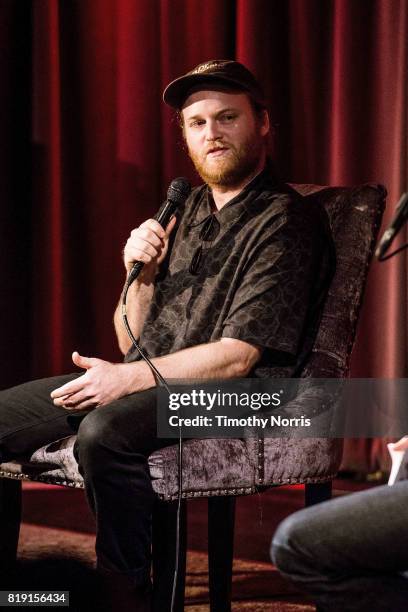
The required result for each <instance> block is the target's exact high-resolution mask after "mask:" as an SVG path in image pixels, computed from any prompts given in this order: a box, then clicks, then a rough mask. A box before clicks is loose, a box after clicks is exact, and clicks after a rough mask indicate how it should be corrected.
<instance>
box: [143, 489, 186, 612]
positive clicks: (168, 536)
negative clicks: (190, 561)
mask: <svg viewBox="0 0 408 612" xmlns="http://www.w3.org/2000/svg"><path fill="white" fill-rule="evenodd" d="M177 504H178V502H177V501H175V502H163V501H158V502H157V503H156V507H155V509H154V511H153V521H152V552H153V611H154V612H163V610H166V611H167V610H170V604H171V595H172V589H173V578H174V569H175V564H176V527H177ZM186 515H187V513H186V502H185V500H182V503H181V512H180V546H179V567H178V578H177V585H176V597H175V605H174V609H173V612H183V611H184V587H185V580H186V550H187V519H186Z"/></svg>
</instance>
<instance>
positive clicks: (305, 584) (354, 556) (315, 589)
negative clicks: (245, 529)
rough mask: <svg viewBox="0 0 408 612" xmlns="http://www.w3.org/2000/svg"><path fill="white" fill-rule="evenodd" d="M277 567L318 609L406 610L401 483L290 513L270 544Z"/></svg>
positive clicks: (405, 515) (406, 487)
mask: <svg viewBox="0 0 408 612" xmlns="http://www.w3.org/2000/svg"><path fill="white" fill-rule="evenodd" d="M271 554H272V560H273V562H274V563H275V565H276V566H277V567H278V569H279V570H280V571H281V572H282V573H283V574H284V575H286V576H287V577H288V578H290V579H291V580H293V581H294V582H295V583H296V584H297V585H298V586H299V587H302V588H303V589H305V590H306V591H308V592H309V593H310V594H311V595H313V596H314V598H315V601H316V602H317V603H318V604H319V607H318V610H322V611H323V610H324V611H326V610H327V611H330V612H352V611H353V612H405V611H406V610H408V579H407V578H406V577H405V576H404V575H403V574H404V573H405V572H406V571H407V570H408V481H406V480H405V481H401V482H399V483H397V484H395V485H393V486H391V487H388V486H382V487H375V488H374V489H371V490H369V491H362V492H359V493H352V494H351V495H345V496H344V497H341V498H339V499H336V500H332V501H328V502H324V503H322V504H318V505H316V506H313V507H312V508H307V509H305V510H301V511H300V512H295V513H294V514H293V515H291V516H289V517H288V518H287V519H285V520H284V521H283V523H281V525H280V526H279V528H278V530H277V532H276V533H275V536H274V538H273V542H272V549H271Z"/></svg>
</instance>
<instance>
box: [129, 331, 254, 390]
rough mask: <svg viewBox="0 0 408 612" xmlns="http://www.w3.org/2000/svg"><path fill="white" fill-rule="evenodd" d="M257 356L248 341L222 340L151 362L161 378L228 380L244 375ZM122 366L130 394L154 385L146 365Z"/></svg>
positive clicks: (153, 378)
mask: <svg viewBox="0 0 408 612" xmlns="http://www.w3.org/2000/svg"><path fill="white" fill-rule="evenodd" d="M260 356H261V350H260V349H258V348H257V347H255V346H253V345H251V344H248V343H247V342H243V341H241V340H236V339H234V338H222V339H221V340H219V341H218V342H212V343H209V344H199V345H198V346H193V347H190V348H186V349H183V350H181V351H177V352H176V353H172V354H170V355H164V356H163V357H156V358H154V359H152V362H153V363H154V365H155V366H156V368H157V369H158V370H159V372H160V374H161V375H162V376H163V378H164V379H194V378H203V379H205V378H208V379H210V378H225V379H228V378H241V377H245V376H247V374H248V373H249V372H250V371H251V369H252V368H253V366H254V365H255V364H256V362H257V361H258V360H259V358H260ZM125 365H126V367H127V368H128V375H129V378H130V380H131V381H132V382H131V389H130V390H129V391H128V392H129V393H134V392H137V391H145V390H146V389H149V388H151V387H154V386H155V385H156V380H155V377H154V375H153V373H152V371H151V369H150V367H149V366H148V364H147V363H145V362H141V361H137V362H135V363H128V364H125Z"/></svg>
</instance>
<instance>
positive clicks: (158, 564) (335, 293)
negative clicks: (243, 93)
mask: <svg viewBox="0 0 408 612" xmlns="http://www.w3.org/2000/svg"><path fill="white" fill-rule="evenodd" d="M293 187H294V188H295V189H296V190H298V191H299V192H300V193H301V194H302V195H304V196H306V197H305V200H304V205H305V206H307V204H308V197H309V196H312V197H313V198H317V199H318V200H319V201H320V203H321V205H322V206H324V207H325V209H326V210H327V213H328V216H329V220H330V225H331V230H332V234H333V238H334V243H335V247H336V259H337V268H336V273H335V275H334V278H333V281H332V283H331V286H330V289H329V293H328V297H327V300H326V303H325V306H324V311H323V316H322V319H321V323H320V327H319V331H318V334H317V337H316V340H315V343H314V347H313V351H312V353H311V355H310V358H309V360H308V362H307V364H306V366H305V368H304V371H303V372H302V374H301V376H302V377H303V378H342V377H346V376H347V374H348V368H349V360H350V355H351V351H352V347H353V343H354V338H355V333H356V326H357V319H358V314H359V310H360V306H361V302H362V297H363V292H364V286H365V282H366V278H367V273H368V268H369V264H370V260H371V258H372V253H373V248H374V244H375V240H376V237H377V233H378V230H379V226H380V222H381V217H382V212H383V209H384V200H385V195H386V191H385V189H384V188H383V187H382V186H378V185H363V186H360V187H356V188H344V187H339V188H337V187H325V188H324V187H317V186H315V185H293ZM296 401H302V398H297V400H296ZM305 401H306V400H305ZM73 443H74V436H72V437H69V438H65V439H63V440H60V441H58V442H54V443H52V444H49V445H48V446H46V447H43V448H40V449H38V450H37V451H36V452H35V453H34V454H33V455H32V457H26V458H21V460H19V461H13V462H10V463H4V464H2V465H0V477H1V480H0V504H1V506H0V528H1V530H2V536H1V544H0V545H1V547H2V550H1V551H0V552H1V556H2V559H3V562H4V561H5V560H6V559H9V560H12V559H13V558H14V557H15V555H16V549H17V541H18V533H19V521H20V500H21V481H23V480H36V481H41V482H46V483H51V484H57V485H64V486H68V487H78V488H81V487H83V482H82V478H81V476H80V475H79V473H78V471H77V466H76V462H75V459H74V457H73V454H72V447H73ZM177 453H178V448H177V445H174V446H168V447H166V448H163V449H161V450H159V451H156V452H154V453H153V454H152V455H151V456H150V458H149V465H150V472H151V477H152V482H153V488H154V489H155V491H156V492H157V494H158V498H159V501H158V503H157V509H156V512H155V515H154V517H153V572H154V583H155V587H154V589H155V591H154V599H155V609H157V610H159V609H160V610H165V609H169V605H168V604H167V605H166V603H165V602H169V601H170V592H171V583H172V576H173V562H174V557H175V515H176V506H177V502H176V501H175V500H177V497H178V459H177ZM341 456H342V441H341V440H340V439H330V438H324V439H323V438H307V439H285V438H279V439H276V438H265V439H259V438H256V437H255V438H253V437H252V438H251V437H249V438H247V439H221V440H220V439H217V440H209V439H200V440H188V441H186V442H184V444H183V490H182V497H183V498H184V499H188V498H195V497H207V498H208V504H209V505H208V509H209V519H208V520H209V575H210V601H211V611H212V612H228V610H230V588H231V576H232V557H233V554H232V553H233V530H234V501H235V498H236V496H238V495H249V494H252V493H255V492H257V491H259V490H263V489H265V488H267V487H271V486H276V485H282V484H294V483H296V484H298V483H304V484H305V497H306V504H307V505H308V504H312V503H316V502H319V501H322V500H324V499H328V498H329V497H330V496H331V482H332V479H333V478H334V476H335V475H336V472H337V470H338V468H339V465H340V461H341ZM181 515H182V516H181V530H180V533H181V535H180V538H181V546H180V572H179V580H178V585H177V598H176V602H177V603H176V610H177V611H180V610H183V609H184V607H183V598H184V594H183V593H184V575H185V542H186V537H185V504H184V502H183V505H182V512H181ZM270 535H272V534H266V541H265V546H268V544H269V538H270ZM267 540H268V541H267Z"/></svg>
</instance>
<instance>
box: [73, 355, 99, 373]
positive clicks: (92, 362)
mask: <svg viewBox="0 0 408 612" xmlns="http://www.w3.org/2000/svg"><path fill="white" fill-rule="evenodd" d="M72 361H73V362H74V363H75V365H76V366H78V367H79V368H83V369H84V370H89V368H92V367H94V366H96V365H97V364H98V363H99V361H100V359H97V358H96V357H84V356H83V355H80V354H79V353H78V351H74V352H73V353H72Z"/></svg>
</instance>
